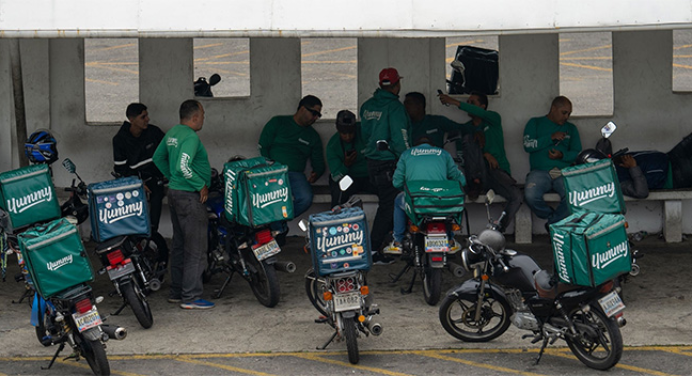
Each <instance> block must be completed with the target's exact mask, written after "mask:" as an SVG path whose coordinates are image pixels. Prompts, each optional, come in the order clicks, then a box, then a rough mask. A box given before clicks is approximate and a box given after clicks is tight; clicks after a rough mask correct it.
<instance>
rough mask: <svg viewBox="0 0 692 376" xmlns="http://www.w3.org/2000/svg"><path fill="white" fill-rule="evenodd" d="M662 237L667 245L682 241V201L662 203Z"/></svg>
mask: <svg viewBox="0 0 692 376" xmlns="http://www.w3.org/2000/svg"><path fill="white" fill-rule="evenodd" d="M663 220H664V221H665V223H664V224H663V236H664V238H665V239H666V242H667V243H680V242H681V241H682V201H680V200H674V201H673V200H669V201H665V202H664V203H663Z"/></svg>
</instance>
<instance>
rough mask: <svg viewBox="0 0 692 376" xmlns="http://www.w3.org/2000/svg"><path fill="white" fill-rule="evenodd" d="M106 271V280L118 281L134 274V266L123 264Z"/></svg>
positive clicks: (129, 263) (130, 263)
mask: <svg viewBox="0 0 692 376" xmlns="http://www.w3.org/2000/svg"><path fill="white" fill-rule="evenodd" d="M106 270H107V271H108V278H110V279H111V281H112V280H115V279H118V278H120V277H122V276H125V275H129V274H132V273H134V272H135V265H134V264H133V263H132V262H128V263H127V264H123V265H122V266H120V267H119V268H111V267H109V268H107V269H106Z"/></svg>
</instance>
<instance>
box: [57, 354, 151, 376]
mask: <svg viewBox="0 0 692 376" xmlns="http://www.w3.org/2000/svg"><path fill="white" fill-rule="evenodd" d="M49 360H50V358H49ZM55 363H56V364H57V363H60V364H64V365H66V366H70V367H77V368H82V369H87V370H89V371H91V367H89V364H88V363H87V362H86V359H81V360H80V361H79V362H75V361H74V359H70V360H64V359H57V360H56V361H55ZM46 365H47V364H46ZM109 366H110V369H111V374H112V375H122V376H143V375H140V374H138V373H130V372H123V371H115V370H113V366H112V365H110V363H109ZM53 367H55V364H53Z"/></svg>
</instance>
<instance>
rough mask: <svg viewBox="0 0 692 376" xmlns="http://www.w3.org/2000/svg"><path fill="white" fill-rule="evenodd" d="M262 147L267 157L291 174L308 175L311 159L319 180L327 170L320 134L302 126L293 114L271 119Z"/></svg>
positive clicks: (265, 130)
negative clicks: (306, 170)
mask: <svg viewBox="0 0 692 376" xmlns="http://www.w3.org/2000/svg"><path fill="white" fill-rule="evenodd" d="M258 146H259V150H260V154H261V155H262V156H263V157H266V158H269V159H271V160H274V161H277V162H279V163H282V164H285V165H286V166H288V171H291V172H304V171H305V164H306V163H307V160H308V159H310V163H311V164H312V170H313V171H314V172H315V174H317V177H319V176H320V175H322V174H323V173H324V170H325V168H326V167H325V164H324V155H323V154H322V139H321V138H320V135H319V134H318V133H317V131H315V129H314V128H313V127H312V126H311V125H308V126H307V127H303V126H300V125H298V123H296V122H295V120H293V116H292V115H287V116H275V117H273V118H272V119H271V120H269V122H268V123H267V125H265V126H264V129H263V130H262V134H261V135H260V139H259V145H258Z"/></svg>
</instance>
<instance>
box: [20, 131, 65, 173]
mask: <svg viewBox="0 0 692 376" xmlns="http://www.w3.org/2000/svg"><path fill="white" fill-rule="evenodd" d="M24 154H26V157H27V158H29V161H31V163H47V164H51V163H53V162H55V161H57V160H58V146H57V141H56V140H55V137H53V135H52V134H51V133H50V131H48V130H45V129H40V130H38V131H36V132H34V133H32V134H31V136H29V139H27V140H26V143H25V144H24Z"/></svg>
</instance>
